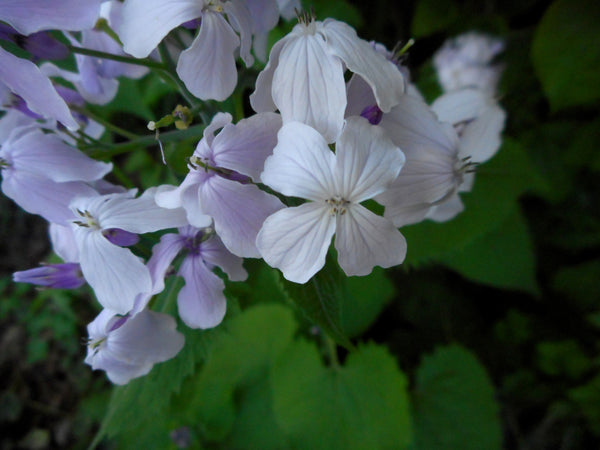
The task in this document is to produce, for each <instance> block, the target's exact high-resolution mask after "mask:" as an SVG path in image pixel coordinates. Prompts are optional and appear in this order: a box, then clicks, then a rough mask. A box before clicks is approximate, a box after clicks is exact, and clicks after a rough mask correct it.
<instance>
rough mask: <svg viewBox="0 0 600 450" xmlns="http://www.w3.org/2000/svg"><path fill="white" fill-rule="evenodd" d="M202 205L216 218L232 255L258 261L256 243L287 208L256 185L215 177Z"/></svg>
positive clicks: (204, 192)
mask: <svg viewBox="0 0 600 450" xmlns="http://www.w3.org/2000/svg"><path fill="white" fill-rule="evenodd" d="M200 205H201V207H202V210H203V211H205V212H206V214H208V215H210V216H212V218H213V219H214V222H215V230H216V232H217V234H218V235H219V236H220V237H221V239H222V241H223V243H224V244H225V246H226V247H227V248H228V249H229V251H230V252H231V253H233V254H234V255H237V256H241V257H243V258H258V257H259V256H260V254H259V253H258V250H257V249H256V245H255V241H256V235H257V234H258V230H260V227H261V226H262V224H263V222H264V221H265V219H266V218H267V217H268V216H270V215H271V214H273V213H274V212H275V211H277V210H279V209H281V208H283V204H282V203H281V202H280V201H279V199H278V198H277V197H275V196H273V195H270V194H267V193H266V192H264V191H261V190H260V189H258V188H257V187H256V186H254V185H252V184H240V183H238V182H235V181H231V180H226V179H225V178H222V177H219V176H214V177H212V178H210V179H209V180H208V181H207V182H206V183H204V184H203V185H202V187H201V189H200Z"/></svg>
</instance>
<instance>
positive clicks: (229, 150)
mask: <svg viewBox="0 0 600 450" xmlns="http://www.w3.org/2000/svg"><path fill="white" fill-rule="evenodd" d="M280 128H281V116H279V114H274V113H270V112H266V113H259V114H255V115H253V116H251V117H249V118H247V119H242V120H240V121H239V122H238V123H237V124H236V125H235V126H234V125H231V126H226V127H225V128H224V129H223V131H221V133H219V135H218V136H217V137H216V138H215V140H214V142H213V145H212V147H213V158H214V161H215V163H216V164H217V165H218V166H219V167H223V168H225V169H230V170H235V171H236V172H239V173H241V174H244V175H247V176H249V177H250V178H252V180H253V181H256V182H258V181H259V180H260V173H261V172H262V170H263V168H264V165H265V160H266V159H267V157H268V156H269V155H271V154H272V153H273V149H274V148H275V145H276V144H277V132H278V131H279V129H280Z"/></svg>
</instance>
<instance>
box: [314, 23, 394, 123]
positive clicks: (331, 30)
mask: <svg viewBox="0 0 600 450" xmlns="http://www.w3.org/2000/svg"><path fill="white" fill-rule="evenodd" d="M323 33H324V34H325V38H326V39H327V45H328V47H329V48H330V49H331V52H332V53H333V54H334V55H336V56H338V57H339V58H341V60H342V61H344V63H345V64H346V67H347V68H348V69H349V70H351V71H352V72H354V73H356V74H358V75H360V76H361V77H362V78H363V79H364V80H365V81H366V82H367V83H369V85H370V86H371V88H372V89H373V93H374V94H375V98H376V99H377V104H378V105H379V108H381V110H382V111H383V112H388V111H389V110H390V109H391V108H392V107H393V106H395V105H396V104H398V101H399V100H400V98H401V97H402V96H403V94H404V79H403V77H402V74H401V73H400V71H399V70H398V68H397V67H396V66H395V65H394V64H393V63H392V62H391V61H388V60H387V59H386V58H385V56H383V55H382V54H380V53H378V52H377V51H376V50H375V48H374V47H373V46H372V45H371V44H370V43H368V42H367V41H364V40H362V39H360V38H359V37H358V36H357V35H356V31H354V29H353V28H352V27H350V26H349V25H347V24H345V23H344V22H339V21H337V20H334V19H326V20H325V21H324V22H323Z"/></svg>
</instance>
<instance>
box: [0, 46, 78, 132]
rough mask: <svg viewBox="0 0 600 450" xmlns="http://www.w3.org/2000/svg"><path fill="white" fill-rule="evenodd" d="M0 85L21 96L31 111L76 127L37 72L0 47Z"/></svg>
mask: <svg viewBox="0 0 600 450" xmlns="http://www.w3.org/2000/svg"><path fill="white" fill-rule="evenodd" d="M0 82H2V83H4V84H6V86H8V88H9V89H10V90H11V91H12V92H14V93H15V94H17V95H19V96H20V97H22V98H23V99H24V100H25V101H26V102H27V106H28V108H29V109H30V110H31V111H33V112H35V113H37V114H40V115H42V116H44V117H48V118H52V119H56V120H58V121H59V122H61V123H62V124H63V125H64V126H65V127H67V128H68V129H70V130H76V129H77V128H79V125H78V124H77V122H76V121H75V119H73V116H72V115H71V112H70V111H69V108H68V107H67V104H66V103H65V101H64V100H63V99H62V98H61V97H60V96H59V95H58V94H57V92H56V90H55V89H54V87H53V86H52V83H51V82H50V80H49V79H48V78H47V77H46V76H44V75H43V74H42V72H40V69H38V68H37V66H36V65H35V64H33V63H32V62H31V61H27V60H26V59H21V58H17V57H16V56H14V55H13V54H11V53H8V52H7V51H5V50H3V49H2V48H0Z"/></svg>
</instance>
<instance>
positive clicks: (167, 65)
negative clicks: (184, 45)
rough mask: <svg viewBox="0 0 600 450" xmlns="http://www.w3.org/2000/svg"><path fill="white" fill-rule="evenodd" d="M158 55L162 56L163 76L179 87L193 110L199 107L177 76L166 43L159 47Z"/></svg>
mask: <svg viewBox="0 0 600 450" xmlns="http://www.w3.org/2000/svg"><path fill="white" fill-rule="evenodd" d="M158 53H159V54H160V58H161V59H162V60H163V67H162V70H163V72H162V73H163V74H165V75H166V76H168V77H169V79H170V80H171V81H172V82H174V83H175V84H176V85H177V88H178V89H179V92H181V95H182V96H183V97H184V98H185V100H186V101H187V102H188V103H189V104H190V106H191V107H192V108H194V107H196V106H198V100H197V99H196V97H194V94H192V93H191V92H190V91H189V90H188V88H187V87H186V86H185V84H184V82H183V81H181V79H179V77H178V76H177V69H176V65H175V62H174V61H173V58H171V55H170V54H169V51H168V50H167V47H166V45H165V43H164V42H162V43H160V44H159V45H158ZM163 79H164V78H163Z"/></svg>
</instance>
